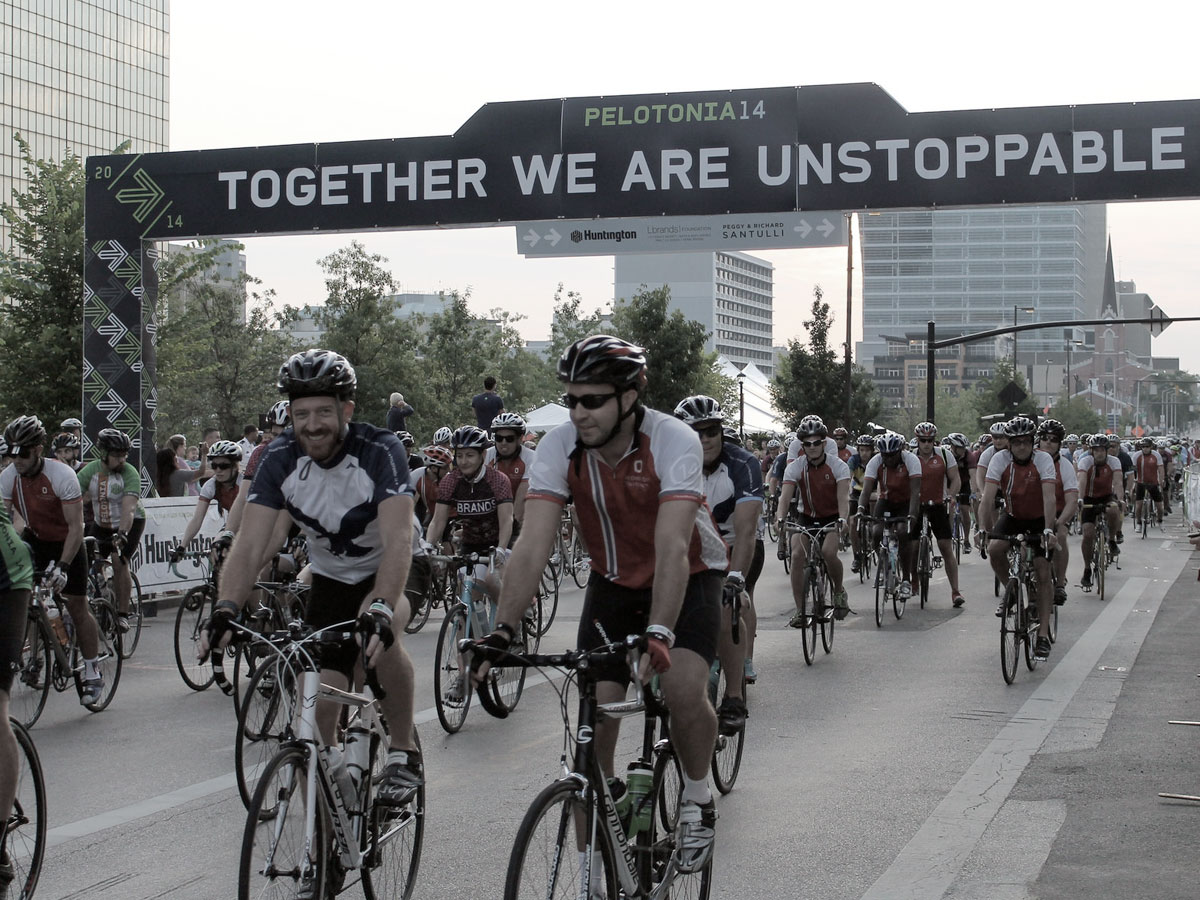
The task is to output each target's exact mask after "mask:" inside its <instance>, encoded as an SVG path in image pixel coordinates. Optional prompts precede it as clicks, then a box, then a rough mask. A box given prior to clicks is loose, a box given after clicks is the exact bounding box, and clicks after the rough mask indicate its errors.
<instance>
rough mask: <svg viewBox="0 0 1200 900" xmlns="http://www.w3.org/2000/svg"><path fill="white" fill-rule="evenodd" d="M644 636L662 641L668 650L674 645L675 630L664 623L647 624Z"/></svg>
mask: <svg viewBox="0 0 1200 900" xmlns="http://www.w3.org/2000/svg"><path fill="white" fill-rule="evenodd" d="M646 637H651V638H654V639H655V640H658V641H662V642H663V643H664V644H666V645H667V649H668V650H670V649H671V648H672V647H674V646H675V632H673V631H672V630H671V629H670V628H668V627H667V626H666V625H650V626H648V627H647V628H646Z"/></svg>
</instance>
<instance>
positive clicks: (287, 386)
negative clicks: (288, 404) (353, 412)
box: [277, 350, 358, 400]
mask: <svg viewBox="0 0 1200 900" xmlns="http://www.w3.org/2000/svg"><path fill="white" fill-rule="evenodd" d="M277 386H278V388H279V391H280V393H283V394H287V395H288V397H289V398H291V399H294V398H296V397H336V398H337V399H339V400H351V399H353V398H354V389H355V388H356V387H358V377H357V376H356V375H355V374H354V367H353V366H352V365H350V363H349V362H347V361H346V358H345V357H344V356H342V355H341V354H340V353H334V352H333V351H332V350H302V351H301V352H299V353H293V354H292V356H291V357H290V358H289V359H288V360H287V362H285V363H284V364H283V365H282V366H280V367H279V383H278V385H277Z"/></svg>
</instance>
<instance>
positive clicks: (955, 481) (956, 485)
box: [946, 465, 962, 498]
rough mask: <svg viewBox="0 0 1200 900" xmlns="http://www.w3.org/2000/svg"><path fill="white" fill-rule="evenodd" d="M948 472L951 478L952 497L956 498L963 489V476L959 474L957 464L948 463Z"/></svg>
mask: <svg viewBox="0 0 1200 900" xmlns="http://www.w3.org/2000/svg"><path fill="white" fill-rule="evenodd" d="M946 472H947V473H948V476H947V477H948V478H949V479H950V497H951V498H955V497H957V496H958V493H959V491H961V490H962V477H961V476H960V475H959V474H958V466H957V465H947V466H946Z"/></svg>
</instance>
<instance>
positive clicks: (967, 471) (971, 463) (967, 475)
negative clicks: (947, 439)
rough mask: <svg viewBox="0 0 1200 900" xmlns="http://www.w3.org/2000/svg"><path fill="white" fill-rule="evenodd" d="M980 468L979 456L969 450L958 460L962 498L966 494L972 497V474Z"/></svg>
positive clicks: (959, 487)
mask: <svg viewBox="0 0 1200 900" xmlns="http://www.w3.org/2000/svg"><path fill="white" fill-rule="evenodd" d="M951 452H953V451H951ZM978 467H979V454H978V453H976V452H975V451H974V450H967V451H966V452H964V453H963V455H962V458H961V459H959V460H958V496H959V497H960V498H961V497H962V496H963V495H964V494H966V495H968V496H969V495H970V493H971V490H972V485H971V473H972V472H973V471H974V470H975V469H977V468H978Z"/></svg>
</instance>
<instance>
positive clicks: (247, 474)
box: [242, 432, 287, 481]
mask: <svg viewBox="0 0 1200 900" xmlns="http://www.w3.org/2000/svg"><path fill="white" fill-rule="evenodd" d="M286 433H287V432H285V434H286ZM270 446H271V444H270V443H267V444H259V445H258V446H257V447H255V448H254V450H253V452H252V453H251V454H250V458H249V459H247V460H246V465H245V466H243V467H242V481H253V480H254V473H255V472H257V471H258V466H259V463H261V462H262V458H263V454H264V453H266V452H267V448H268V447H270Z"/></svg>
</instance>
